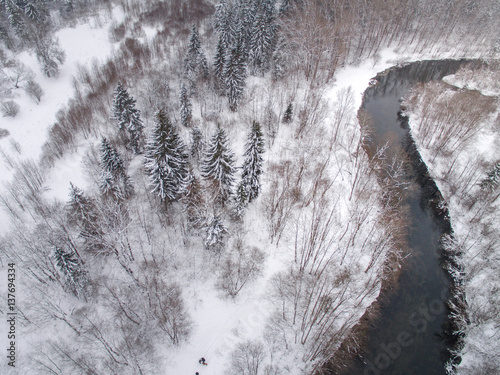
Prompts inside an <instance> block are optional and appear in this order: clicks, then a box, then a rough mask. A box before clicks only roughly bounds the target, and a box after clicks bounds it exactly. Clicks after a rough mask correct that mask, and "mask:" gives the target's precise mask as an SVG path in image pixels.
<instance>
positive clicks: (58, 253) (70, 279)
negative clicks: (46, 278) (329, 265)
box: [54, 246, 88, 297]
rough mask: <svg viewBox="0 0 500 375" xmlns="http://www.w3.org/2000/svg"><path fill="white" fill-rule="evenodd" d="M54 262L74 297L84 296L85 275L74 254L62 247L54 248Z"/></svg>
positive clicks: (86, 280)
mask: <svg viewBox="0 0 500 375" xmlns="http://www.w3.org/2000/svg"><path fill="white" fill-rule="evenodd" d="M54 260H55V262H56V265H57V267H58V268H59V270H60V271H61V273H62V274H63V276H64V278H65V280H66V285H67V287H68V289H70V290H71V291H72V292H73V293H74V294H75V296H76V297H81V296H85V288H86V286H87V283H88V279H87V274H86V272H85V270H84V269H83V265H82V263H81V261H80V260H79V259H78V257H77V256H76V254H75V253H74V252H71V251H66V250H64V249H63V248H62V247H59V246H54Z"/></svg>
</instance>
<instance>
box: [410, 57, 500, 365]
mask: <svg viewBox="0 0 500 375" xmlns="http://www.w3.org/2000/svg"><path fill="white" fill-rule="evenodd" d="M497 66H498V65H497ZM493 77H497V78H498V67H496V68H495V64H489V65H483V67H481V68H480V69H477V70H472V69H462V70H460V71H458V72H457V73H456V74H455V75H452V76H449V77H446V79H445V81H446V82H447V84H440V85H435V84H426V85H424V86H422V87H419V88H417V89H416V90H415V91H414V92H413V93H412V94H411V95H410V96H408V98H407V99H406V100H405V102H404V105H405V106H406V107H407V110H406V113H407V114H408V115H409V119H410V128H411V132H412V135H413V137H414V139H415V142H416V144H417V147H418V150H419V151H420V153H421V155H422V158H423V160H424V161H425V163H426V164H427V166H428V168H429V174H430V176H431V177H432V178H433V179H435V181H436V184H437V186H438V187H439V190H440V191H441V192H442V194H443V197H444V202H443V204H442V205H443V206H445V207H447V208H448V209H449V212H450V221H451V225H452V227H453V230H454V231H453V234H452V235H450V236H446V237H444V238H443V246H444V248H445V249H446V251H447V253H448V254H449V255H450V257H451V258H452V259H453V262H452V267H449V272H450V275H451V276H452V277H453V279H454V283H455V284H456V285H459V286H460V288H458V289H457V290H456V291H455V293H454V294H455V297H456V300H455V301H453V303H451V304H450V307H451V308H452V315H453V317H454V319H455V322H456V325H455V326H454V327H452V330H453V333H454V334H455V335H456V336H459V337H462V336H464V342H463V345H462V346H459V347H457V348H456V350H455V351H454V353H453V354H454V355H455V357H456V359H457V360H456V362H457V364H458V363H460V364H459V365H458V367H457V368H456V370H455V371H456V373H457V374H470V373H498V372H499V371H500V360H499V357H498V353H500V344H499V340H498V336H499V331H498V327H499V326H500V321H499V319H500V318H499V316H500V315H499V306H500V300H499V297H498V285H500V279H499V272H498V271H499V270H498V268H499V265H500V246H499V243H498V238H499V235H500V233H499V230H498V225H497V224H498V222H499V220H500V209H499V206H500V204H499V202H498V189H497V188H495V189H492V190H491V191H486V190H485V189H484V188H482V182H483V181H484V180H485V178H486V177H487V175H488V173H489V172H490V171H491V170H492V169H493V168H494V165H495V162H496V161H497V160H498V151H499V150H500V132H499V126H498V114H499V107H498V102H499V94H500V90H498V87H496V86H497V85H496V81H498V80H497V79H495V78H493ZM450 85H451V86H450ZM495 223H496V224H495ZM460 361H461V362H460ZM448 370H449V371H454V370H453V366H451V365H450V366H449V368H448Z"/></svg>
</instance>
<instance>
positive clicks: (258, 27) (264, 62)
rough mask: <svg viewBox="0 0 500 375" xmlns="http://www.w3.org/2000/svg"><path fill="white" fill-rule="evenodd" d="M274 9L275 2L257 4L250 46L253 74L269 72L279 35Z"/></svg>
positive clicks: (264, 0) (266, 0) (269, 0)
mask: <svg viewBox="0 0 500 375" xmlns="http://www.w3.org/2000/svg"><path fill="white" fill-rule="evenodd" d="M274 8H275V7H274V1H273V0H262V1H259V2H256V4H255V11H254V13H255V17H254V22H253V25H252V28H251V34H250V39H249V46H248V51H249V53H250V56H249V60H250V62H251V70H252V74H261V73H264V72H266V71H267V70H269V67H270V63H271V57H272V54H273V52H274V49H275V47H276V35H277V34H276V24H275V14H274Z"/></svg>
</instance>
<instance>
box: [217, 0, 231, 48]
mask: <svg viewBox="0 0 500 375" xmlns="http://www.w3.org/2000/svg"><path fill="white" fill-rule="evenodd" d="M233 14H234V10H233V6H232V5H230V4H228V3H227V1H226V0H221V1H220V2H219V4H217V5H216V7H215V14H214V28H215V30H216V31H217V33H218V34H219V40H220V42H221V43H222V45H224V46H225V47H229V46H230V45H231V44H232V41H233V36H234V35H232V31H233V28H232V25H234V24H235V22H233Z"/></svg>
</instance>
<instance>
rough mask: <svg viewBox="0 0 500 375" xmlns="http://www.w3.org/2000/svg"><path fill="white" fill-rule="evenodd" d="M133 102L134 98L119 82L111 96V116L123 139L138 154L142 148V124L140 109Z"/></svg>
mask: <svg viewBox="0 0 500 375" xmlns="http://www.w3.org/2000/svg"><path fill="white" fill-rule="evenodd" d="M135 103H136V102H135V99H134V98H133V97H132V96H131V95H129V93H128V91H127V90H126V89H125V88H124V87H123V85H122V84H120V83H119V84H118V86H117V87H116V90H115V93H114V96H113V118H114V119H115V120H117V121H118V128H119V129H120V132H121V135H122V137H123V138H124V141H125V142H126V143H127V144H128V146H129V147H130V148H131V149H132V151H134V152H135V153H136V154H138V153H140V151H141V148H142V141H143V131H144V125H143V123H142V120H141V111H139V110H138V109H137V108H135ZM125 132H126V134H125Z"/></svg>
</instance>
